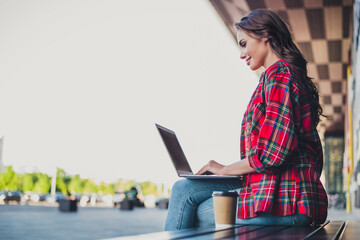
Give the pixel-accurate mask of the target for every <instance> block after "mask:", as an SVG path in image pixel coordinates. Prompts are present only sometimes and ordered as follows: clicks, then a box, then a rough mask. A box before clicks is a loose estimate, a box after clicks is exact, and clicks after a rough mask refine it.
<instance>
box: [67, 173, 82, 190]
mask: <svg viewBox="0 0 360 240" xmlns="http://www.w3.org/2000/svg"><path fill="white" fill-rule="evenodd" d="M68 191H69V192H70V193H71V194H75V193H83V191H84V186H83V180H81V178H80V175H79V174H76V175H75V176H72V177H71V180H70V182H69V185H68Z"/></svg>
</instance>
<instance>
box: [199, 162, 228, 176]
mask: <svg viewBox="0 0 360 240" xmlns="http://www.w3.org/2000/svg"><path fill="white" fill-rule="evenodd" d="M223 167H224V165H222V164H220V163H218V162H216V161H215V160H210V161H209V162H208V163H207V164H206V165H205V166H203V167H202V168H201V169H200V170H199V171H198V172H197V173H196V175H201V174H204V173H206V172H211V173H213V174H219V172H220V171H221V169H222V168H223Z"/></svg>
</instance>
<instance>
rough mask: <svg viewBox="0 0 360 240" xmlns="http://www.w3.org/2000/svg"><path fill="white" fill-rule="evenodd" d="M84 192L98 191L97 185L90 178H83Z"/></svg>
mask: <svg viewBox="0 0 360 240" xmlns="http://www.w3.org/2000/svg"><path fill="white" fill-rule="evenodd" d="M83 185H84V188H83V193H96V192H97V187H96V185H95V184H94V183H93V181H91V180H90V179H85V180H83Z"/></svg>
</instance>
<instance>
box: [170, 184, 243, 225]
mask: <svg viewBox="0 0 360 240" xmlns="http://www.w3.org/2000/svg"><path fill="white" fill-rule="evenodd" d="M240 187H241V181H240V180H190V179H183V180H180V181H177V182H176V183H175V184H174V186H173V188H172V192H171V197H170V202H169V210H168V215H167V218H166V223H165V230H166V231H169V230H179V229H183V228H190V227H195V226H196V225H207V224H208V221H210V224H211V223H212V224H213V223H214V213H213V207H212V196H211V195H212V193H213V191H227V190H235V189H238V188H240ZM206 200H207V201H206ZM204 201H206V204H203V205H202V206H201V207H200V206H199V205H201V204H202V203H203V202H204ZM210 202H211V205H209V203H210ZM209 207H210V208H211V209H210V208H209ZM197 211H201V212H202V213H203V214H201V216H202V217H203V218H205V219H204V220H206V221H202V220H201V221H200V222H199V223H197V221H196V216H197V215H198V214H197Z"/></svg>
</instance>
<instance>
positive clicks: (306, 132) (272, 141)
mask: <svg viewBox="0 0 360 240" xmlns="http://www.w3.org/2000/svg"><path fill="white" fill-rule="evenodd" d="M301 81H302V79H301V77H300V75H299V74H298V72H297V71H296V70H295V69H294V68H292V67H291V66H290V65H289V64H287V63H286V62H284V61H283V60H280V61H278V62H276V63H275V64H273V65H272V66H270V67H269V68H268V69H267V70H266V71H265V72H264V73H263V74H262V75H261V77H260V81H259V84H258V86H257V88H256V90H255V92H254V94H253V96H252V98H251V100H250V103H249V105H248V107H247V110H246V112H245V115H244V118H243V122H242V127H241V146H240V147H241V158H242V159H244V158H248V159H249V163H250V166H251V167H252V168H254V169H255V170H256V171H257V173H252V174H248V175H247V176H246V177H245V181H244V186H243V188H242V189H241V190H240V195H239V205H238V208H239V209H238V217H239V218H252V217H256V213H257V212H259V211H263V212H268V213H271V214H272V215H274V216H286V215H292V214H294V213H295V212H296V211H297V212H299V213H302V214H306V215H307V216H309V217H311V218H312V219H313V220H314V221H316V222H318V223H322V222H324V221H325V220H326V217H327V205H328V202H327V195H326V192H325V190H324V188H323V186H322V184H321V182H320V175H321V170H322V164H323V153H322V147H321V141H320V138H319V135H318V132H317V130H316V126H314V125H313V124H312V123H311V113H310V105H309V103H308V101H307V96H306V93H305V91H304V89H303V86H302V82H301Z"/></svg>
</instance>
